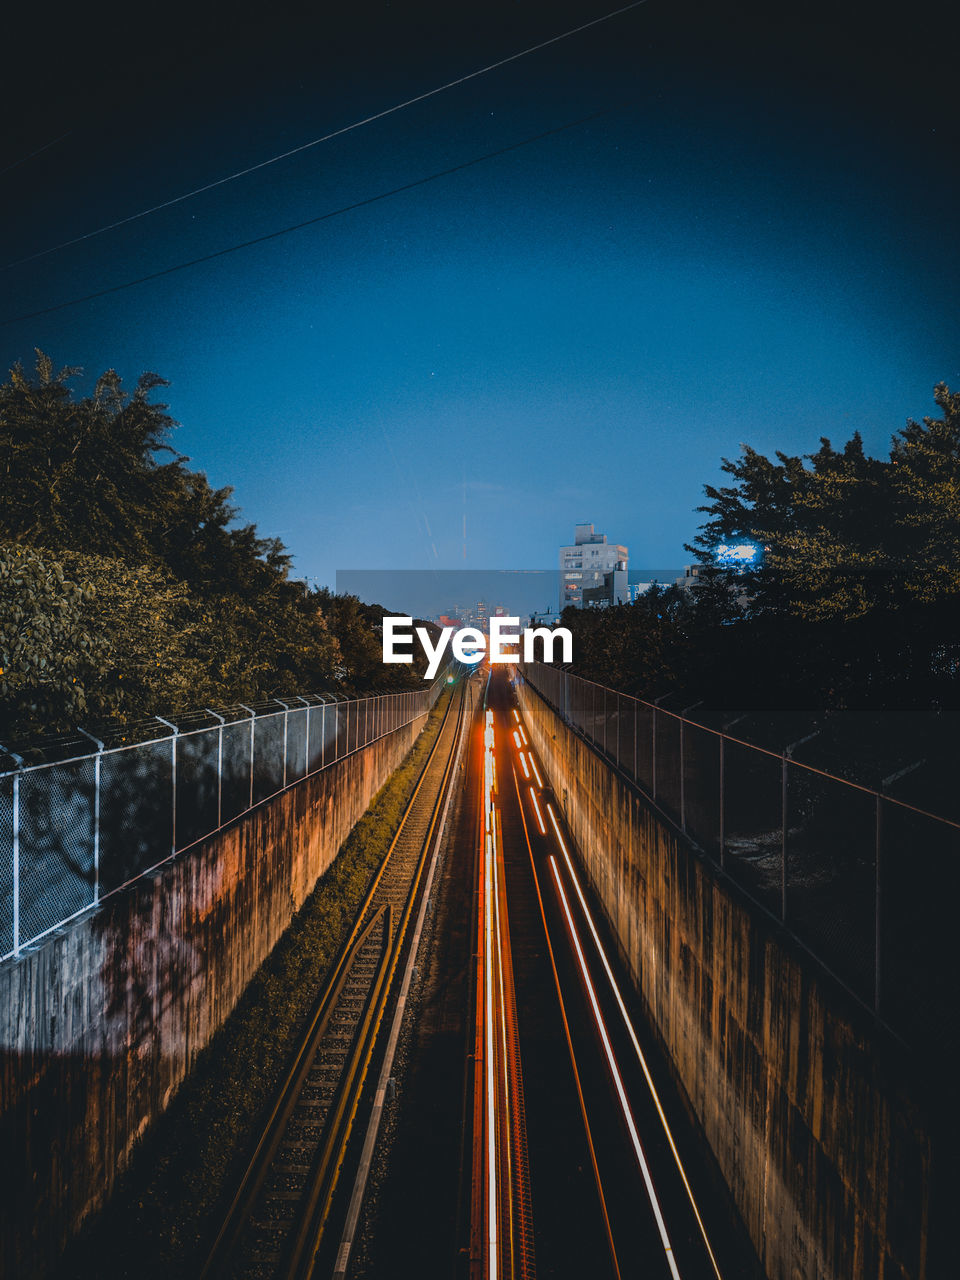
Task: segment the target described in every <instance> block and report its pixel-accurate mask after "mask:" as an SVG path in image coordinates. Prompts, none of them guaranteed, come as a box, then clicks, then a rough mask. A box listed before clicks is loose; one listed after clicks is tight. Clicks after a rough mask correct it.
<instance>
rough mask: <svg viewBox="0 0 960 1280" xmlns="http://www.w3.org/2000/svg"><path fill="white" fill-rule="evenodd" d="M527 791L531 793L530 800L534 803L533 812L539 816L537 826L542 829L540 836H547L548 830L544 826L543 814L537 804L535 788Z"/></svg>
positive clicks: (529, 788)
mask: <svg viewBox="0 0 960 1280" xmlns="http://www.w3.org/2000/svg"><path fill="white" fill-rule="evenodd" d="M527 790H528V791H529V792H530V799H531V800H532V801H533V810H534V813H536V815H537V825H538V826H539V828H540V834H541V835H542V836H545V835H546V834H547V828H546V827H545V826H544V825H543V814H542V813H541V812H540V805H539V804H538V803H537V793H536V792H535V791H534V789H533V787H528V788H527Z"/></svg>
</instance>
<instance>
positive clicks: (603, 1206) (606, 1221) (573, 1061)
mask: <svg viewBox="0 0 960 1280" xmlns="http://www.w3.org/2000/svg"><path fill="white" fill-rule="evenodd" d="M513 785H514V787H515V788H516V791H517V809H518V810H519V812H520V821H521V823H522V824H523V838H524V840H525V841H526V845H527V856H528V857H529V859H530V871H531V874H532V875H533V885H534V888H535V889H536V891H537V903H538V905H539V907H540V920H541V922H542V923H543V936H544V937H545V938H546V940H547V953H548V955H549V956H550V968H551V970H552V972H553V983H554V987H555V988H556V992H557V1000H558V1002H559V1004H560V1017H561V1019H562V1021H563V1034H564V1037H565V1039H566V1042H567V1052H568V1053H569V1055H570V1066H571V1067H572V1069H573V1078H574V1081H575V1083H576V1086H577V1099H578V1100H579V1103H580V1116H581V1119H582V1120H583V1129H584V1134H585V1136H586V1139H587V1149H588V1150H589V1152H590V1165H591V1168H592V1169H593V1178H594V1183H595V1184H596V1188H597V1195H598V1197H599V1199H600V1211H601V1213H602V1215H603V1225H604V1228H605V1230H606V1236H607V1244H608V1246H609V1249H610V1259H611V1261H612V1263H613V1270H614V1274H615V1275H616V1280H621V1275H620V1261H619V1259H618V1258H617V1247H616V1245H615V1244H614V1241H613V1230H612V1229H611V1226H610V1215H609V1213H608V1212H607V1198H606V1196H605V1195H604V1194H603V1183H602V1181H601V1179H600V1166H599V1165H598V1164H597V1152H596V1148H595V1147H594V1145H593V1132H592V1130H591V1128H590V1119H589V1117H588V1116H587V1104H586V1100H585V1099H584V1096H583V1085H582V1083H581V1080H580V1068H579V1067H578V1066H577V1055H576V1054H575V1053H574V1050H573V1038H572V1036H571V1035H570V1023H569V1022H568V1020H567V1006H566V1004H565V1003H564V999H563V991H562V990H561V988H560V975H559V973H558V972H557V961H556V957H555V956H554V954H553V943H552V941H551V940H550V929H549V928H548V926H547V913H546V910H545V909H544V905H543V894H542V893H541V892H540V877H539V876H538V875H537V866H536V862H535V861H534V857H533V846H532V845H531V843H530V832H529V831H528V830H527V820H526V818H525V817H524V813H523V802H522V801H521V799H520V783H519V781H518V780H517V771H516V769H514V771H513Z"/></svg>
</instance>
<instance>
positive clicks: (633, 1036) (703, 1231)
mask: <svg viewBox="0 0 960 1280" xmlns="http://www.w3.org/2000/svg"><path fill="white" fill-rule="evenodd" d="M531 760H532V757H531ZM547 813H548V815H549V818H550V822H551V823H552V825H553V830H554V834H555V835H556V837H557V843H558V844H559V846H560V850H561V852H562V854H563V858H564V861H565V863H566V866H567V872H568V874H569V876H570V879H571V881H572V883H573V887H574V889H575V890H576V894H577V898H578V899H579V901H580V907H581V910H582V911H583V914H584V917H585V919H586V922H587V927H588V928H589V930H590V934H591V936H592V937H593V942H594V945H595V947H596V949H597V953H598V955H599V956H600V962H601V964H602V965H603V969H604V972H605V973H606V975H607V981H608V982H609V984H610V988H611V990H612V991H613V996H614V999H615V1000H616V1003H617V1007H618V1009H619V1010H620V1016H621V1017H622V1019H623V1023H624V1026H625V1027H626V1029H627V1034H628V1035H629V1037H630V1042H631V1044H632V1045H633V1048H634V1052H635V1053H636V1055H637V1058H638V1060H639V1062H640V1067H641V1069H642V1071H643V1075H644V1078H645V1080H646V1082H647V1087H648V1088H649V1090H650V1096H651V1097H652V1099H653V1104H654V1107H655V1108H656V1111H657V1115H658V1116H659V1117H660V1123H661V1125H662V1126H663V1131H664V1133H665V1134H666V1138H667V1142H668V1144H669V1146H670V1150H671V1152H672V1153H673V1159H674V1162H675V1164H676V1166H677V1170H678V1172H679V1174H680V1177H681V1180H682V1181H683V1185H684V1189H685V1190H686V1193H687V1199H688V1200H689V1201H690V1207H691V1208H692V1210H693V1214H694V1217H695V1218H696V1220H697V1225H698V1227H699V1228H700V1235H701V1236H702V1238H703V1243H704V1247H705V1248H706V1251H707V1254H708V1256H709V1258H710V1263H711V1265H712V1267H713V1271H714V1275H716V1277H717V1280H723V1277H722V1276H721V1273H720V1267H719V1265H718V1263H717V1259H716V1257H715V1256H714V1252H713V1249H712V1248H711V1247H710V1240H709V1237H708V1236H707V1228H706V1225H705V1223H704V1221H703V1218H702V1216H701V1214H700V1210H699V1208H698V1206H697V1202H696V1199H695V1198H694V1194H693V1188H692V1187H691V1186H690V1182H689V1179H688V1178H687V1173H686V1170H685V1169H684V1167H683V1161H682V1160H681V1159H680V1153H679V1151H678V1150H677V1145H676V1143H675V1142H674V1140H673V1134H672V1132H671V1131H670V1125H669V1122H668V1121H667V1117H666V1113H665V1112H664V1109H663V1105H662V1103H661V1102H660V1096H659V1094H658V1093H657V1089H656V1085H655V1084H654V1083H653V1076H652V1075H651V1074H650V1068H649V1067H648V1065H647V1060H646V1058H645V1056H644V1053H643V1050H642V1049H641V1048H640V1041H639V1040H638V1039H637V1033H636V1031H635V1030H634V1027H633V1022H632V1021H631V1019H630V1015H629V1014H628V1012H627V1007H626V1004H625V1003H624V999H623V996H622V995H621V993H620V987H619V985H618V983H617V980H616V978H615V977H614V976H613V970H612V968H611V967H610V962H609V960H608V959H607V954H606V952H605V951H604V949H603V944H602V943H601V941H600V935H599V934H598V932H597V928H596V925H595V924H594V922H593V916H592V914H591V912H590V908H589V907H588V906H587V901H586V898H585V897H584V894H583V890H582V889H581V887H580V881H579V879H578V877H577V874H576V872H575V871H574V868H573V861H572V859H571V857H570V853H569V851H568V849H567V846H566V843H565V841H564V839H563V836H562V835H561V833H560V827H559V825H558V823H557V818H556V815H555V813H554V811H553V805H551V804H550V803H549V802H548V803H547Z"/></svg>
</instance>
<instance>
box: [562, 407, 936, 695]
mask: <svg viewBox="0 0 960 1280" xmlns="http://www.w3.org/2000/svg"><path fill="white" fill-rule="evenodd" d="M934 396H935V399H936V403H937V405H938V407H939V409H940V411H941V414H942V416H941V417H939V418H925V419H924V420H923V422H922V423H917V422H913V421H910V422H908V424H907V426H906V428H905V429H904V430H902V431H900V432H899V433H898V434H897V435H896V436H894V437H893V441H892V444H891V449H890V455H889V458H888V459H886V460H884V459H877V458H871V457H868V456H867V455H866V454H865V453H864V450H863V444H862V441H861V439H860V437H859V435H854V436H853V437H852V438H851V439H850V440H849V441H848V442H847V443H846V444H845V445H844V447H843V448H842V449H840V450H837V449H834V447H833V446H832V445H831V443H830V441H829V440H828V439H826V438H823V439H821V441H820V448H819V449H818V450H817V452H816V453H813V454H810V455H807V456H806V457H795V456H789V455H787V454H784V453H779V452H778V453H777V454H776V457H775V460H771V459H770V458H767V457H765V456H764V455H762V454H760V453H758V452H756V451H755V450H753V449H751V448H749V447H746V446H745V447H744V449H743V453H742V456H741V457H740V458H739V459H737V460H735V461H732V462H731V461H729V460H724V463H723V470H724V472H726V474H727V475H729V476H730V477H732V480H733V483H732V484H730V485H728V486H724V487H721V488H716V487H714V486H712V485H708V486H706V496H707V499H708V502H707V503H706V505H704V506H702V507H700V508H699V510H700V511H702V512H704V513H706V515H707V517H708V518H707V520H706V521H705V522H704V523H703V525H702V526H701V528H700V532H699V534H698V535H697V536H696V538H695V539H694V544H693V545H692V546H690V547H688V548H687V549H688V550H689V551H690V552H691V553H693V554H694V555H695V556H696V557H697V559H698V560H699V561H700V562H701V565H702V568H701V570H700V585H699V586H698V587H697V588H696V589H695V590H694V591H692V592H685V591H684V590H682V589H680V588H677V587H675V586H671V587H666V588H658V589H655V590H652V591H650V592H649V593H648V594H647V595H645V596H643V597H641V598H640V599H639V600H638V601H637V602H636V603H635V604H633V605H628V606H621V607H618V608H613V609H607V610H602V611H591V610H567V611H566V612H565V613H564V618H563V621H564V624H565V625H567V626H569V627H571V629H572V630H573V632H574V654H575V657H576V659H577V665H578V669H579V670H580V671H581V673H582V674H584V675H588V676H591V677H592V678H594V679H596V680H599V681H601V682H603V683H606V684H609V685H612V686H613V687H615V688H620V689H624V690H626V691H627V692H630V693H634V694H638V695H640V696H642V697H646V698H655V697H658V696H660V695H662V694H664V693H667V692H670V691H672V690H674V689H682V690H683V692H684V694H685V695H687V694H689V695H690V701H693V700H694V699H703V700H704V701H705V702H706V703H708V704H713V705H715V706H720V707H736V708H738V709H741V710H742V709H747V708H753V709H762V708H770V709H772V708H778V707H781V708H782V707H786V706H795V707H796V706H803V707H806V708H808V709H811V710H818V709H819V710H838V709H843V708H881V707H889V706H891V705H899V706H903V707H914V708H930V709H937V708H942V707H945V706H955V705H956V704H957V701H958V697H960V395H957V394H954V393H951V392H950V391H949V389H948V388H947V387H946V386H943V385H942V384H941V385H940V386H938V387H937V388H936V389H935V392H934ZM747 540H749V541H751V542H755V543H757V544H759V546H761V547H762V548H764V555H763V561H762V564H761V565H760V567H759V568H757V569H754V570H751V571H749V572H746V573H743V574H731V573H730V572H729V571H723V570H718V569H716V568H714V567H712V566H713V565H714V550H715V548H716V547H717V546H718V545H719V544H721V543H736V542H742V541H747Z"/></svg>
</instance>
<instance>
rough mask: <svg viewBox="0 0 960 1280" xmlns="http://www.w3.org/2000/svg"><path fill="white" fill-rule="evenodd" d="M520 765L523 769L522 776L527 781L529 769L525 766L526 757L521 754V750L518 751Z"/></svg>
mask: <svg viewBox="0 0 960 1280" xmlns="http://www.w3.org/2000/svg"><path fill="white" fill-rule="evenodd" d="M520 766H521V768H522V769H523V776H524V777H525V778H526V779H527V780H528V781H529V779H530V770H529V769H528V768H527V757H526V756H525V755H524V754H523V752H522V751H521V752H520Z"/></svg>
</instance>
